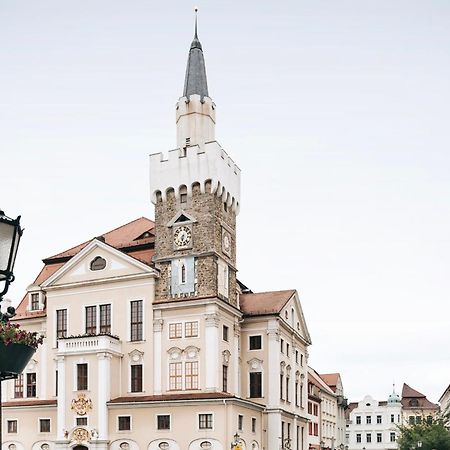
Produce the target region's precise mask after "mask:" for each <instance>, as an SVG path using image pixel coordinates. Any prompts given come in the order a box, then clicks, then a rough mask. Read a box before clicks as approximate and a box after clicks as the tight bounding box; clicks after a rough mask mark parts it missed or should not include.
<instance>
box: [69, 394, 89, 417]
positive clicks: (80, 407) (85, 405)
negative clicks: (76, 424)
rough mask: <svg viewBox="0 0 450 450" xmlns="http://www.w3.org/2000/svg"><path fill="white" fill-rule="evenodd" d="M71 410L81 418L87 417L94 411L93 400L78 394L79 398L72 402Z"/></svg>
mask: <svg viewBox="0 0 450 450" xmlns="http://www.w3.org/2000/svg"><path fill="white" fill-rule="evenodd" d="M70 409H71V410H72V411H75V412H76V413H77V414H78V415H79V416H85V415H86V414H87V413H88V411H90V410H91V409H92V400H91V399H90V398H86V395H85V394H78V398H77V399H73V400H72V406H71V407H70Z"/></svg>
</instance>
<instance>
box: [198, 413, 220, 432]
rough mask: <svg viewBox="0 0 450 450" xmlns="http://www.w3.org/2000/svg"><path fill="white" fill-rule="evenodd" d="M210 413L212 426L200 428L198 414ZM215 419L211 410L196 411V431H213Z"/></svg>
mask: <svg viewBox="0 0 450 450" xmlns="http://www.w3.org/2000/svg"><path fill="white" fill-rule="evenodd" d="M203 414H211V415H212V428H200V415H203ZM215 425H216V420H215V417H214V413H213V412H212V411H202V412H199V413H197V431H205V430H208V431H215Z"/></svg>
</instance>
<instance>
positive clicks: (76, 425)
mask: <svg viewBox="0 0 450 450" xmlns="http://www.w3.org/2000/svg"><path fill="white" fill-rule="evenodd" d="M77 419H86V420H87V423H86V425H78V424H77ZM73 426H74V427H88V426H89V416H87V415H86V416H78V417H74V418H73Z"/></svg>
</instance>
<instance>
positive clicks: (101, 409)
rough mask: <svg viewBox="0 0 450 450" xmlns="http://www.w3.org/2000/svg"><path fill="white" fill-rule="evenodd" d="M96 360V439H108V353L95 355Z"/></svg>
mask: <svg viewBox="0 0 450 450" xmlns="http://www.w3.org/2000/svg"><path fill="white" fill-rule="evenodd" d="M97 359H98V393H97V411H98V439H99V440H106V439H108V406H107V402H108V401H109V400H111V381H110V380H111V359H112V355H111V354H110V353H103V352H102V353H97Z"/></svg>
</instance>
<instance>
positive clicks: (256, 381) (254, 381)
mask: <svg viewBox="0 0 450 450" xmlns="http://www.w3.org/2000/svg"><path fill="white" fill-rule="evenodd" d="M261 380H262V374H261V372H250V398H261V397H262V383H261Z"/></svg>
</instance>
